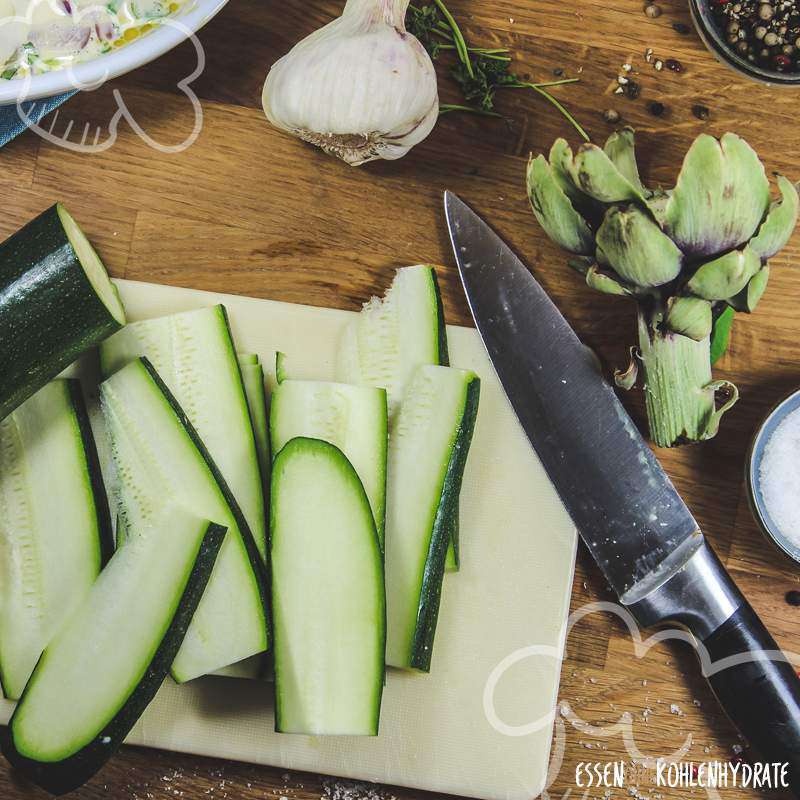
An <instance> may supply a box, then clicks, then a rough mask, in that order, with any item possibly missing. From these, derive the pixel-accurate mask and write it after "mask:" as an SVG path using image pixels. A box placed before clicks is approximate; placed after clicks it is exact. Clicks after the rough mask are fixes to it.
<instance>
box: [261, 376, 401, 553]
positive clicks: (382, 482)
mask: <svg viewBox="0 0 800 800" xmlns="http://www.w3.org/2000/svg"><path fill="white" fill-rule="evenodd" d="M387 429H388V423H387V417H386V390H385V389H376V388H373V387H370V386H350V385H348V384H344V383H327V382H324V381H295V380H283V381H282V382H281V383H280V384H279V385H278V387H277V388H276V389H275V391H274V392H273V393H272V398H271V403H270V435H271V437H272V452H273V453H278V452H280V451H281V450H282V449H283V447H284V446H285V445H286V444H287V443H288V442H289V441H291V440H292V439H295V438H297V437H300V436H304V437H307V438H312V439H322V440H323V441H325V442H328V443H329V444H332V445H334V446H336V447H337V448H339V450H341V451H342V453H344V456H345V458H347V459H348V461H349V462H350V463H351V465H352V466H353V469H355V471H356V474H357V475H358V477H359V480H360V481H361V483H362V484H363V486H364V491H365V492H366V493H367V498H368V499H369V504H370V508H371V509H372V515H373V517H374V519H375V528H376V530H377V535H378V541H379V542H380V545H381V550H383V531H384V518H385V513H386V442H387Z"/></svg>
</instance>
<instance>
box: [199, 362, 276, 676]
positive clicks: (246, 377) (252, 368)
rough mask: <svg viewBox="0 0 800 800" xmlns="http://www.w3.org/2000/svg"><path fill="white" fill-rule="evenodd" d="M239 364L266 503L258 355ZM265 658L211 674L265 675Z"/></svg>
mask: <svg viewBox="0 0 800 800" xmlns="http://www.w3.org/2000/svg"><path fill="white" fill-rule="evenodd" d="M239 366H240V367H241V370H242V380H243V381H244V391H245V394H246V395H247V407H248V408H249V410H250V419H251V420H252V423H253V431H254V433H255V437H256V450H257V451H258V463H259V466H260V467H261V474H262V479H263V481H264V498H265V502H266V501H267V499H268V498H269V472H270V460H271V459H270V449H269V423H268V418H267V398H266V390H265V388H264V370H263V368H262V366H261V365H260V364H259V363H258V356H257V355H253V354H250V353H239ZM265 661H266V659H265V657H264V656H263V655H256V656H250V658H246V659H245V660H244V661H239V662H237V663H236V664H229V665H228V666H227V667H222V669H218V670H215V671H214V673H213V674H214V675H221V676H223V677H227V678H249V679H251V680H254V679H256V678H260V677H262V676H263V675H264V673H265V670H266V664H265Z"/></svg>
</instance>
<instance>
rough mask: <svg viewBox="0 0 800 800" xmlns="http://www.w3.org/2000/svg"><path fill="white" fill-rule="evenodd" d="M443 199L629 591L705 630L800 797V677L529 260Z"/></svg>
mask: <svg viewBox="0 0 800 800" xmlns="http://www.w3.org/2000/svg"><path fill="white" fill-rule="evenodd" d="M445 211H446V214H447V224H448V227H449V230H450V238H451V240H452V243H453V250H454V252H455V256H456V261H457V262H458V269H459V273H460V275H461V281H462V283H463V284H464V290H465V291H466V294H467V300H468V301H469V305H470V309H471V311H472V315H473V317H474V318H475V323H476V325H477V327H478V330H479V332H480V335H481V337H482V338H483V342H484V344H485V345H486V350H487V351H488V353H489V358H490V359H491V361H492V363H493V365H494V368H495V370H496V372H497V375H498V377H499V378H500V382H501V383H502V385H503V388H504V389H505V391H506V394H507V395H508V398H509V400H510V401H511V405H512V406H513V408H514V410H515V412H516V414H517V417H518V418H519V421H520V423H521V424H522V427H523V429H524V431H525V433H526V434H527V436H528V439H530V442H531V444H532V445H533V447H534V449H535V450H536V452H537V454H538V455H539V458H540V459H541V461H542V464H543V465H544V468H545V469H546V470H547V472H548V474H549V476H550V479H551V480H552V482H553V484H554V486H555V488H556V491H557V492H558V494H559V495H560V497H561V500H562V501H563V503H564V505H565V506H566V509H567V511H568V512H569V514H570V515H571V516H572V519H573V521H574V522H575V525H576V526H577V528H578V532H579V533H580V535H581V538H582V539H583V541H584V542H585V543H586V545H587V546H588V548H589V550H590V552H591V553H592V555H593V556H594V558H595V560H596V561H597V563H598V565H599V566H600V568H601V569H602V571H603V573H604V574H605V576H606V578H607V579H608V581H609V583H610V584H611V586H612V587H613V589H614V590H615V591H616V592H617V594H618V596H619V598H620V601H621V602H622V603H623V605H625V606H626V607H627V608H628V610H629V611H630V612H631V613H632V614H633V616H634V618H635V619H636V621H637V622H638V623H639V624H640V625H643V626H645V627H647V626H650V625H656V624H665V623H672V624H677V625H679V626H680V627H681V628H685V629H688V631H689V632H690V633H691V634H692V635H693V636H694V640H695V641H696V642H697V643H698V653H699V655H700V660H701V664H702V667H703V673H704V675H705V676H706V678H707V679H708V682H709V684H710V685H711V688H712V690H713V692H714V694H715V695H716V696H717V698H718V700H719V701H720V703H721V704H722V707H723V708H724V709H725V711H726V712H727V713H728V716H730V718H731V719H732V720H733V722H734V723H735V724H736V726H737V727H738V728H739V730H740V732H741V733H742V735H743V736H744V737H745V738H746V739H747V740H749V742H750V743H751V744H752V745H753V747H754V749H755V750H756V751H758V752H760V753H761V755H762V757H763V758H765V759H766V760H767V761H770V762H778V763H785V764H786V765H787V766H788V774H789V780H788V784H789V786H790V787H791V789H792V791H793V793H794V794H795V796H796V797H798V798H800V679H798V675H797V673H796V672H795V667H794V666H793V665H792V663H791V662H790V660H789V659H787V657H786V656H785V655H784V654H783V653H782V652H781V651H780V649H779V648H778V645H777V644H776V643H775V640H774V639H773V638H772V636H771V635H770V633H769V631H768V630H767V629H766V627H765V626H764V623H763V622H762V621H761V620H760V619H759V617H758V615H757V614H756V613H755V611H754V610H753V608H752V607H751V606H750V604H749V603H748V602H747V600H745V598H744V597H743V596H742V594H741V592H739V590H738V589H737V587H736V585H735V583H734V582H733V580H732V579H731V577H730V575H728V573H727V571H726V570H725V568H724V566H723V565H722V563H721V562H720V561H719V559H718V558H717V557H716V555H715V554H714V552H713V550H712V548H711V547H710V546H709V545H708V543H707V542H705V540H704V538H703V535H702V534H701V533H700V531H699V529H698V526H697V523H696V522H695V520H694V518H693V517H692V515H691V513H690V512H689V509H688V508H686V506H685V505H684V503H683V501H682V500H681V498H680V497H679V496H678V493H677V492H676V491H675V488H674V487H673V485H672V483H671V482H670V480H669V478H668V477H667V475H666V474H665V473H664V471H663V470H662V469H661V467H660V466H659V464H658V462H657V461H656V459H655V457H654V456H653V453H652V452H651V450H650V448H649V447H648V446H647V445H646V444H645V442H644V440H643V439H642V437H641V435H640V434H639V431H638V430H637V429H636V426H635V425H634V424H633V422H632V420H631V419H630V417H629V416H628V414H627V413H626V411H625V409H624V408H623V407H622V404H621V403H620V402H619V400H618V399H617V397H616V395H615V393H614V391H613V389H612V388H611V386H610V385H609V384H608V382H607V381H606V380H605V379H604V378H603V376H602V374H601V371H600V367H599V363H598V361H597V359H596V358H595V356H594V354H593V353H592V352H591V351H590V350H589V349H588V348H587V347H585V346H584V345H583V344H581V342H580V340H579V339H578V337H577V336H576V335H575V332H574V331H573V330H572V328H571V327H570V326H569V324H568V323H567V321H566V320H565V319H564V317H563V316H561V314H560V313H559V311H558V309H557V308H556V307H555V305H554V304H553V303H552V301H551V300H550V298H549V297H548V296H547V294H546V293H545V291H544V289H542V287H541V286H540V285H539V283H538V282H537V281H536V279H535V278H534V277H533V275H532V274H531V273H530V272H529V271H528V269H527V268H526V267H525V266H524V264H523V263H522V262H521V261H520V260H519V259H518V258H517V257H516V256H515V255H514V253H513V252H512V251H511V250H510V249H509V247H508V246H507V245H506V244H505V243H504V242H503V241H502V239H500V237H499V236H497V234H496V233H495V232H494V231H493V230H492V229H491V228H489V226H488V225H487V224H486V223H485V222H483V220H481V219H480V217H478V216H477V215H476V214H475V213H474V212H473V211H472V210H471V209H470V208H468V207H467V206H466V205H465V204H464V203H463V202H461V201H460V200H459V199H458V198H457V197H456V196H455V195H453V194H451V193H449V192H447V193H445Z"/></svg>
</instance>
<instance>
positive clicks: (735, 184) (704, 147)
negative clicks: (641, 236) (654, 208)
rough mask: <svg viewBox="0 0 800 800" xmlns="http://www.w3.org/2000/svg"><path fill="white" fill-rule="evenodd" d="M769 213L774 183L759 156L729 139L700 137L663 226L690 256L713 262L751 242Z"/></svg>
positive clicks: (668, 205)
mask: <svg viewBox="0 0 800 800" xmlns="http://www.w3.org/2000/svg"><path fill="white" fill-rule="evenodd" d="M768 207H769V181H768V180H767V176H766V173H765V172H764V165H763V164H762V163H761V161H759V158H758V156H757V155H756V153H755V151H754V150H753V149H752V148H751V147H750V145H748V144H747V142H745V141H744V139H741V138H740V137H738V136H736V134H733V133H726V134H724V135H723V137H722V139H721V140H720V141H717V140H716V139H715V138H714V137H713V136H709V135H708V134H705V133H704V134H700V136H698V137H697V138H696V139H695V140H694V142H693V143H692V146H691V147H690V148H689V150H688V152H687V153H686V156H685V158H684V160H683V166H682V167H681V171H680V174H679V175H678V182H677V184H676V185H675V188H674V189H673V190H672V192H671V193H670V195H669V199H668V200H667V202H666V204H665V206H664V208H663V212H662V214H663V216H660V219H661V221H662V222H663V225H664V227H665V229H666V231H667V232H668V233H669V234H670V236H671V237H672V239H673V240H674V241H675V243H676V244H677V245H678V247H680V248H681V250H683V252H684V253H686V254H687V255H693V256H694V255H697V256H712V255H716V254H718V253H721V252H723V251H725V250H730V249H731V248H735V247H739V246H740V245H743V244H744V243H745V242H747V240H748V239H750V237H751V236H752V235H753V234H754V233H755V231H756V230H757V228H758V226H759V224H760V223H761V220H762V219H763V218H764V215H765V214H766V212H767V209H768Z"/></svg>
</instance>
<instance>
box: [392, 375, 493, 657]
mask: <svg viewBox="0 0 800 800" xmlns="http://www.w3.org/2000/svg"><path fill="white" fill-rule="evenodd" d="M479 396H480V380H479V379H478V377H477V376H476V375H475V373H474V372H470V371H467V370H460V369H453V368H452V367H440V366H431V365H424V366H421V367H418V368H417V371H416V373H415V374H414V377H413V378H412V380H411V383H410V385H409V387H408V392H407V394H406V397H405V399H404V400H403V403H402V404H401V406H400V411H399V413H398V416H397V419H396V421H395V426H394V429H393V431H392V435H391V437H390V439H389V460H388V466H387V474H388V484H387V485H388V489H387V496H386V601H387V609H388V629H387V630H388V637H387V645H386V663H387V664H389V665H391V666H394V667H403V668H413V669H418V670H422V671H424V672H427V671H429V670H430V665H431V656H432V653H433V640H434V635H435V633H436V621H437V618H438V615H439V600H440V597H441V591H442V579H443V576H444V566H445V559H446V555H447V546H448V543H449V534H450V524H451V520H452V518H453V511H454V508H453V507H454V505H455V503H456V502H457V499H458V495H459V492H460V491H461V480H462V477H463V474H464V466H465V464H466V460H467V454H468V452H469V446H470V442H471V440H472V432H473V429H474V427H475V418H476V416H477V412H478V399H479Z"/></svg>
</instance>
